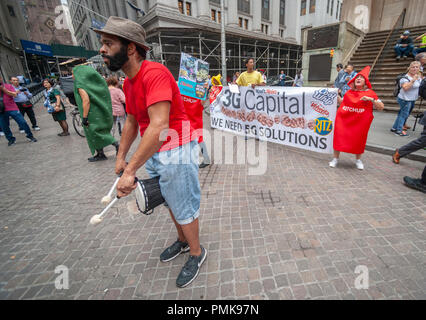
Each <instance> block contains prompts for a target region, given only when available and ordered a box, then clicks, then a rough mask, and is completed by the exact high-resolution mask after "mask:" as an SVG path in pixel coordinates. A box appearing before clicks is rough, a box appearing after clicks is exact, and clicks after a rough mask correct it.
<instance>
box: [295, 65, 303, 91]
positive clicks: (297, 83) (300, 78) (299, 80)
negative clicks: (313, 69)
mask: <svg viewBox="0 0 426 320" xmlns="http://www.w3.org/2000/svg"><path fill="white" fill-rule="evenodd" d="M293 87H303V75H302V70H300V69H299V70H298V71H297V73H296V77H295V78H294V82H293Z"/></svg>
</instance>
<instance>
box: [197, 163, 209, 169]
mask: <svg viewBox="0 0 426 320" xmlns="http://www.w3.org/2000/svg"><path fill="white" fill-rule="evenodd" d="M209 165H210V164H209V163H205V162H203V163H201V164H200V165H199V166H198V167H199V168H200V169H203V168H205V167H207V166H209Z"/></svg>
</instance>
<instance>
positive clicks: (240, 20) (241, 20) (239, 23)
mask: <svg viewBox="0 0 426 320" xmlns="http://www.w3.org/2000/svg"><path fill="white" fill-rule="evenodd" d="M238 26H239V27H240V28H242V27H243V18H241V17H240V18H238Z"/></svg>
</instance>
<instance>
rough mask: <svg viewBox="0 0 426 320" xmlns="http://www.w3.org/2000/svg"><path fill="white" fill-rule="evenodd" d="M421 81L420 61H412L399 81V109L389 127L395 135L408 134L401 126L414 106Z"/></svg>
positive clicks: (406, 135)
mask: <svg viewBox="0 0 426 320" xmlns="http://www.w3.org/2000/svg"><path fill="white" fill-rule="evenodd" d="M421 81H422V76H421V74H420V62H418V61H413V62H411V64H410V67H409V68H408V73H407V74H406V75H405V76H404V77H403V78H402V79H401V80H400V81H399V83H400V86H401V90H400V91H399V94H398V97H397V100H398V103H399V106H400V109H399V112H398V116H397V117H396V120H395V123H394V124H393V126H392V129H391V131H392V132H393V133H395V134H396V135H399V136H401V137H408V136H409V134H408V133H407V132H406V131H405V130H404V128H403V126H404V124H405V122H406V121H407V119H408V117H409V116H410V114H411V111H412V110H413V108H414V104H415V103H416V100H417V98H418V97H419V87H420V83H421Z"/></svg>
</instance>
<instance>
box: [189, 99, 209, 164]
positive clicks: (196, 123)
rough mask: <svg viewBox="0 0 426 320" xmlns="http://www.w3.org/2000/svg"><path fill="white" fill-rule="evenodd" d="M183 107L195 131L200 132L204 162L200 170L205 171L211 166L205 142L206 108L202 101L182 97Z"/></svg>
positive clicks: (199, 139) (199, 142)
mask: <svg viewBox="0 0 426 320" xmlns="http://www.w3.org/2000/svg"><path fill="white" fill-rule="evenodd" d="M182 101H183V105H184V107H185V113H186V115H187V116H188V118H189V121H190V122H191V126H192V128H193V129H194V130H197V132H198V145H199V146H200V149H201V154H202V156H203V162H202V163H201V164H200V165H199V168H200V169H203V168H205V167H207V166H209V165H210V157H209V154H208V152H207V146H206V143H205V142H204V140H203V111H204V107H203V104H202V103H201V100H199V99H194V98H191V97H187V96H184V95H182Z"/></svg>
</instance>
